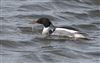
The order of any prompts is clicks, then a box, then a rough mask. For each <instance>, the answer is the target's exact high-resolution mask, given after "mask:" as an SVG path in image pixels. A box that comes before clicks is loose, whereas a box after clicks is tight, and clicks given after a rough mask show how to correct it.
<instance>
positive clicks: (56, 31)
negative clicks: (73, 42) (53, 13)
mask: <svg viewBox="0 0 100 63" xmlns="http://www.w3.org/2000/svg"><path fill="white" fill-rule="evenodd" d="M33 23H34V24H35V23H38V24H42V25H43V30H42V35H43V36H45V37H47V36H51V35H57V36H67V37H71V38H75V39H78V38H86V37H85V36H84V35H83V34H81V33H80V31H79V30H77V29H75V28H72V27H70V26H67V27H64V26H61V27H60V26H59V27H57V26H54V25H53V24H52V22H51V21H50V19H48V18H45V17H44V18H40V19H38V20H37V21H33Z"/></svg>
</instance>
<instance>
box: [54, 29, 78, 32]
mask: <svg viewBox="0 0 100 63" xmlns="http://www.w3.org/2000/svg"><path fill="white" fill-rule="evenodd" d="M56 30H58V31H59V30H61V31H66V32H69V33H77V32H78V31H75V30H70V29H64V28H56Z"/></svg>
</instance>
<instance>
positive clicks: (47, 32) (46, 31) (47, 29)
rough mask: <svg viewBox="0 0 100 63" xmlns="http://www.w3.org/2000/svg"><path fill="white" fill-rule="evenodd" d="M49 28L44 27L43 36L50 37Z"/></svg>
mask: <svg viewBox="0 0 100 63" xmlns="http://www.w3.org/2000/svg"><path fill="white" fill-rule="evenodd" d="M49 29H50V28H49V27H44V28H43V31H42V35H48V34H49Z"/></svg>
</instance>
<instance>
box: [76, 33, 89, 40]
mask: <svg viewBox="0 0 100 63" xmlns="http://www.w3.org/2000/svg"><path fill="white" fill-rule="evenodd" d="M74 37H75V39H86V40H88V39H89V38H87V37H86V36H85V35H83V34H81V33H76V34H74Z"/></svg>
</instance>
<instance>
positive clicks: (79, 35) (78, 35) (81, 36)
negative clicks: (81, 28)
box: [74, 34, 86, 38]
mask: <svg viewBox="0 0 100 63" xmlns="http://www.w3.org/2000/svg"><path fill="white" fill-rule="evenodd" d="M74 37H75V38H86V37H85V36H84V35H82V34H74Z"/></svg>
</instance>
